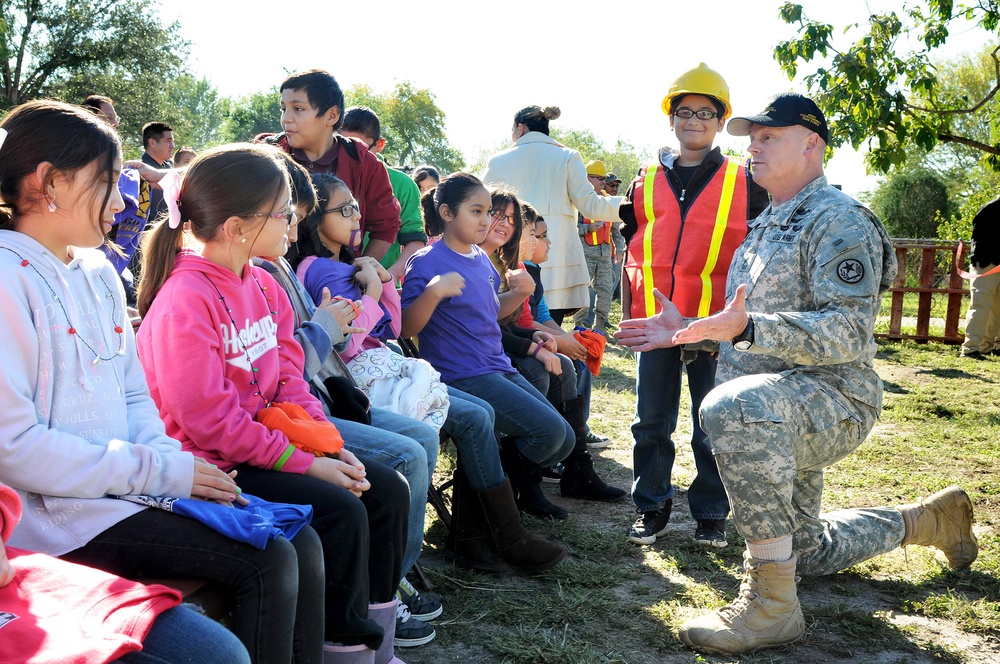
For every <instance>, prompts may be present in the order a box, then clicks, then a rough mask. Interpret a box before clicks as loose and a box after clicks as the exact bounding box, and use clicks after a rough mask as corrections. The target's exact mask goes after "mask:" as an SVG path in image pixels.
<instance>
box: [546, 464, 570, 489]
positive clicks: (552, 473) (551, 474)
mask: <svg viewBox="0 0 1000 664" xmlns="http://www.w3.org/2000/svg"><path fill="white" fill-rule="evenodd" d="M564 472H566V466H564V465H562V464H561V463H557V464H555V465H554V466H549V467H548V468H542V481H543V482H546V483H548V484H558V483H559V480H561V479H562V476H563V473H564Z"/></svg>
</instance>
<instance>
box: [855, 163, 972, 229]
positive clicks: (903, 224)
mask: <svg viewBox="0 0 1000 664" xmlns="http://www.w3.org/2000/svg"><path fill="white" fill-rule="evenodd" d="M871 208H872V211H873V212H875V214H877V215H878V216H879V218H880V219H881V220H882V223H883V224H885V228H886V230H887V231H889V235H891V236H892V237H899V238H933V237H936V236H937V230H938V221H939V219H948V218H950V217H951V214H952V208H951V199H950V198H949V195H948V187H947V185H946V184H945V183H944V181H943V180H941V178H939V177H938V176H937V175H936V174H934V173H933V172H931V171H928V170H906V171H900V172H898V173H893V174H892V175H891V176H889V178H888V179H887V180H886V181H885V182H884V183H883V185H882V186H881V187H879V189H878V190H877V191H876V192H875V194H874V195H873V196H872V199H871Z"/></svg>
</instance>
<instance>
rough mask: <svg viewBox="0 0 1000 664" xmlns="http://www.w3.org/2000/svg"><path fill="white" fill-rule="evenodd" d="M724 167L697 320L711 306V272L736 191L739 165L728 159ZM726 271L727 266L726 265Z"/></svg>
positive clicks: (706, 312)
mask: <svg viewBox="0 0 1000 664" xmlns="http://www.w3.org/2000/svg"><path fill="white" fill-rule="evenodd" d="M728 161H729V164H728V165H727V166H726V179H725V180H724V181H723V183H722V196H720V197H719V209H718V211H717V212H716V213H715V228H713V229H712V244H711V245H709V248H708V258H707V259H706V261H705V269H704V270H702V271H701V302H700V303H699V304H698V318H704V317H705V316H707V315H709V314H710V313H712V312H711V310H710V309H709V307H710V306H711V305H712V272H713V271H714V270H715V265H716V263H718V261H719V252H720V251H721V249H722V236H723V234H724V233H725V232H726V222H727V221H728V220H729V207H730V206H731V205H732V204H733V191H734V190H735V189H736V174H737V173H739V171H740V165H739V163H738V162H737V161H736V160H735V159H729V160H728ZM726 270H727V271H728V270H729V266H728V265H726Z"/></svg>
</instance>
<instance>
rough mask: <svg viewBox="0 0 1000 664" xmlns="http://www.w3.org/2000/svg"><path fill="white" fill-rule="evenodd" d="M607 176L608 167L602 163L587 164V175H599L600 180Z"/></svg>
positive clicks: (590, 162)
mask: <svg viewBox="0 0 1000 664" xmlns="http://www.w3.org/2000/svg"><path fill="white" fill-rule="evenodd" d="M607 174H608V167H607V166H605V165H604V162H603V161H597V160H594V161H589V162H587V175H600V176H601V177H602V178H603V177H605V176H606V175H607Z"/></svg>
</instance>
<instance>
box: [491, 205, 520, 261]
mask: <svg viewBox="0 0 1000 664" xmlns="http://www.w3.org/2000/svg"><path fill="white" fill-rule="evenodd" d="M490 199H491V202H492V204H491V205H490V209H491V210H504V211H506V210H507V206H508V205H510V204H511V203H513V204H514V231H513V232H512V233H511V235H510V237H509V238H507V242H505V243H504V245H503V246H502V247H500V248H498V249H497V255H498V256H499V257H500V262H501V263H502V264H503V266H504V268H505V269H506V270H516V269H517V266H518V263H519V262H520V260H519V259H520V253H521V233H522V232H523V231H522V229H523V228H524V220H523V217H522V215H521V201H519V200H517V196H516V195H515V194H514V190H513V189H507V188H505V187H496V188H493V189H490ZM491 222H492V223H496V222H495V221H493V220H492V219H491ZM490 228H491V229H492V228H493V226H492V225H491V226H490Z"/></svg>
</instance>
